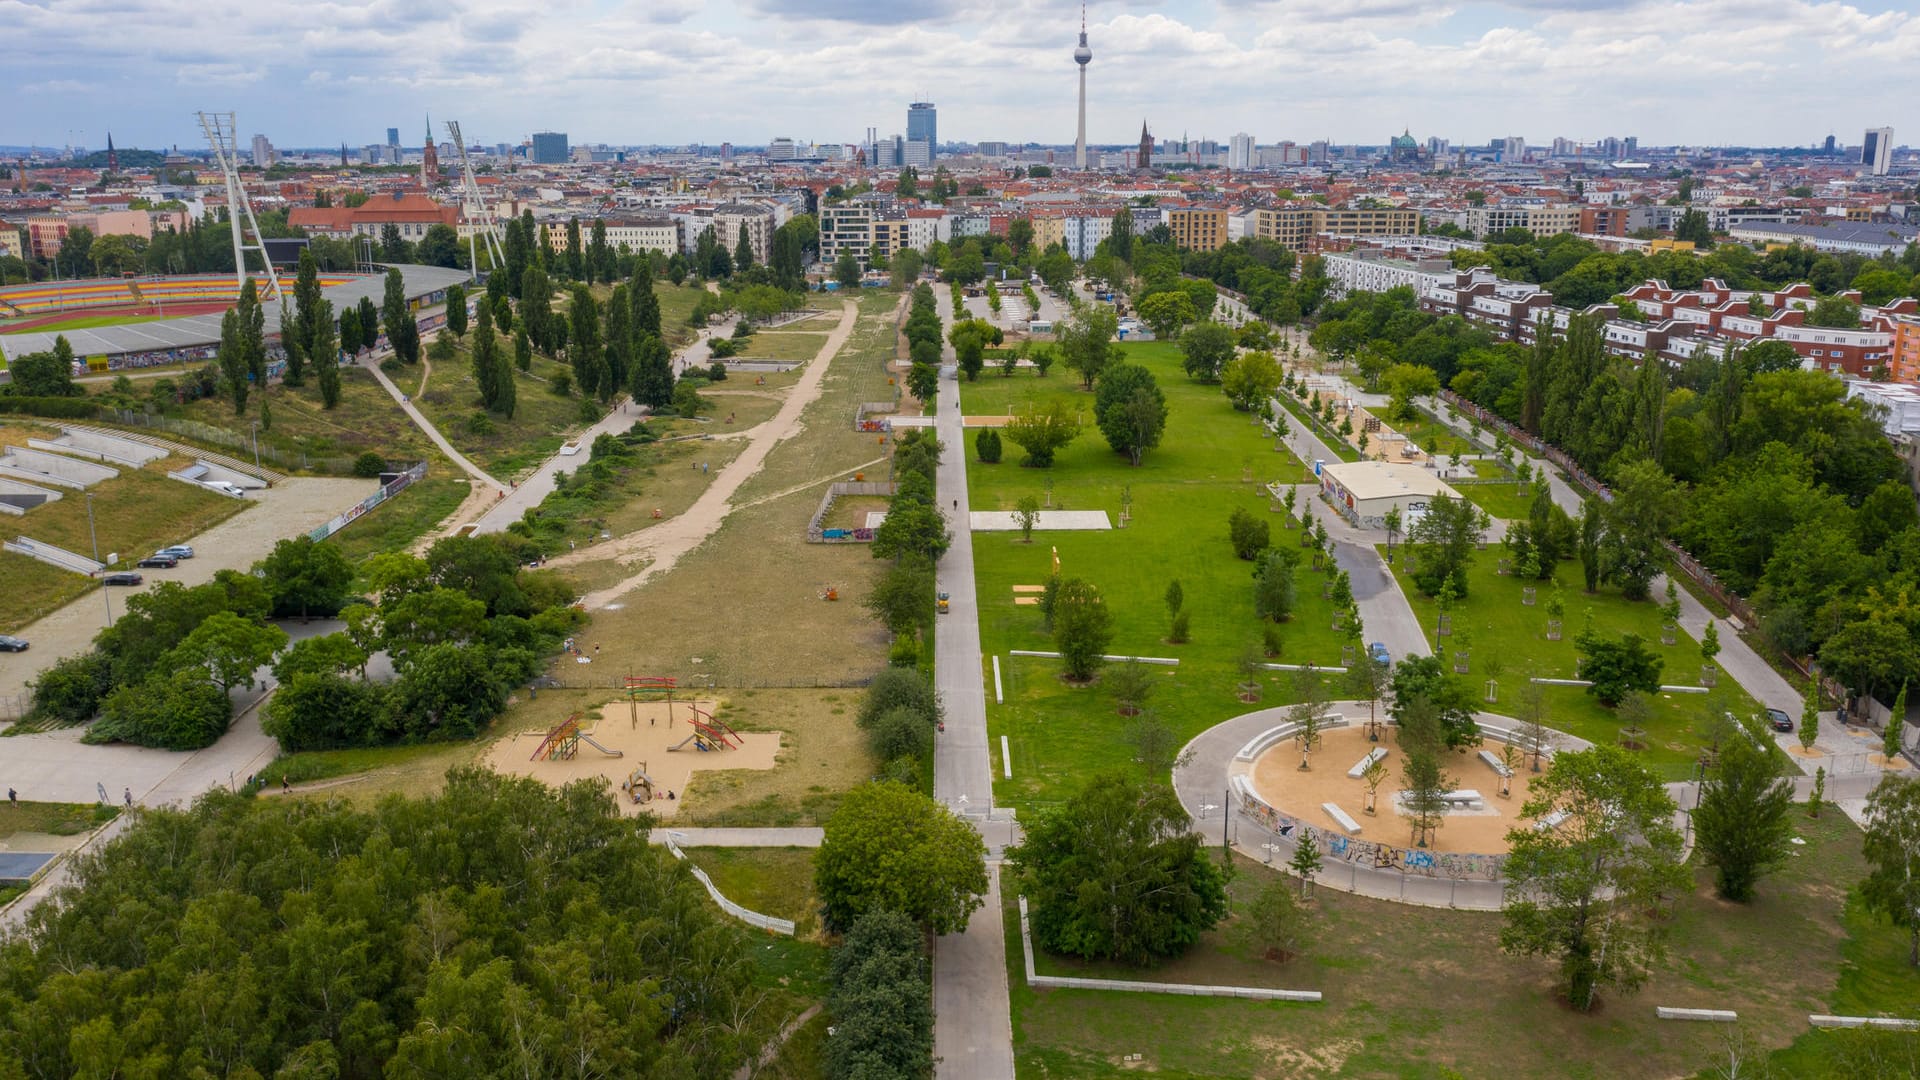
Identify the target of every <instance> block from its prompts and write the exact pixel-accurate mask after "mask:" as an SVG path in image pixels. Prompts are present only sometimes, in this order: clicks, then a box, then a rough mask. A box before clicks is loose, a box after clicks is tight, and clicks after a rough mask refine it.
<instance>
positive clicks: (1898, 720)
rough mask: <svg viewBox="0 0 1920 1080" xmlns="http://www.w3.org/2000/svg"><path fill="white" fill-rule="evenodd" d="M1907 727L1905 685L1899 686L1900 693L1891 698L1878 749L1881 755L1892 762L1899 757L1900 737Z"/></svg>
mask: <svg viewBox="0 0 1920 1080" xmlns="http://www.w3.org/2000/svg"><path fill="white" fill-rule="evenodd" d="M1906 727H1907V684H1906V683H1901V684H1900V692H1899V693H1898V694H1895V695H1894V696H1893V711H1892V712H1890V713H1888V714H1887V729H1886V731H1885V733H1884V735H1883V744H1882V746H1881V747H1880V750H1881V753H1882V755H1883V756H1884V757H1885V758H1886V759H1887V761H1889V762H1892V761H1893V760H1895V759H1896V758H1898V757H1899V756H1900V744H1901V735H1902V733H1903V732H1904V731H1905V730H1906Z"/></svg>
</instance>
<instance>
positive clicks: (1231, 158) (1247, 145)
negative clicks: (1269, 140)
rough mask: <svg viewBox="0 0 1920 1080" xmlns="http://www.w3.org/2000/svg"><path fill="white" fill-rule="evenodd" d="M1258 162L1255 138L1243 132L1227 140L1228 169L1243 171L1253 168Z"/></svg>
mask: <svg viewBox="0 0 1920 1080" xmlns="http://www.w3.org/2000/svg"><path fill="white" fill-rule="evenodd" d="M1256 162H1257V159H1256V158H1255V157H1254V147H1253V136H1251V135H1249V134H1247V133H1246V132H1244V131H1243V132H1241V133H1239V134H1237V135H1235V136H1234V137H1233V138H1231V139H1228V140H1227V168H1229V169H1233V170H1235V171H1236V172H1238V171H1243V170H1246V169H1251V168H1253V167H1254V165H1255V164H1256Z"/></svg>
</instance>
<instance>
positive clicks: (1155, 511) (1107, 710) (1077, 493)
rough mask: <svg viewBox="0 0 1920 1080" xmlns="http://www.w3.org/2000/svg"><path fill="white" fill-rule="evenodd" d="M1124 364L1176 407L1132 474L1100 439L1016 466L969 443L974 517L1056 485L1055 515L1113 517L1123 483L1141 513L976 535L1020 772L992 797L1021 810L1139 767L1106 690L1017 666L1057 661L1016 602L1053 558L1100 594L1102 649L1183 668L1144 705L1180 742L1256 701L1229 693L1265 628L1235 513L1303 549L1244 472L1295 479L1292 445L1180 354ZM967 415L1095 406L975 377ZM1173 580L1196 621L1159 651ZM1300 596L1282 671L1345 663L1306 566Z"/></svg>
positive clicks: (1061, 387)
mask: <svg viewBox="0 0 1920 1080" xmlns="http://www.w3.org/2000/svg"><path fill="white" fill-rule="evenodd" d="M1127 354H1128V359H1129V361H1130V362H1133V363H1139V364H1144V365H1146V366H1148V367H1149V368H1151V369H1152V370H1153V371H1154V374H1155V376H1156V377H1157V378H1158V379H1159V381H1160V385H1161V387H1162V389H1163V390H1164V391H1165V393H1166V395H1167V399H1168V420H1167V431H1166V435H1165V438H1164V439H1163V441H1162V443H1163V444H1162V446H1161V447H1160V448H1159V449H1156V450H1153V451H1151V452H1150V453H1148V454H1147V456H1146V459H1145V461H1144V462H1143V464H1142V465H1141V466H1140V467H1138V468H1134V467H1132V466H1129V465H1128V464H1127V462H1126V459H1125V458H1123V457H1120V456H1119V455H1117V454H1115V453H1113V451H1112V450H1111V449H1109V448H1108V447H1107V445H1106V442H1105V440H1104V439H1102V438H1101V437H1100V435H1099V434H1098V432H1096V431H1086V432H1083V433H1082V434H1081V436H1080V438H1079V439H1078V440H1077V441H1075V442H1074V443H1072V444H1071V445H1070V446H1068V447H1067V448H1066V449H1065V450H1063V451H1061V452H1060V453H1059V454H1058V455H1057V456H1056V457H1055V461H1054V466H1053V468H1052V469H1050V470H1037V469H1025V468H1022V467H1020V466H1019V465H1018V464H1017V461H1018V459H1019V457H1020V454H1021V451H1020V450H1019V448H1018V447H1014V446H1012V445H1010V444H1009V445H1008V447H1007V454H1008V457H1007V459H1006V460H1003V461H1002V462H1001V463H1000V464H998V465H982V464H980V463H979V462H978V460H977V458H975V457H974V455H973V453H972V448H971V447H969V448H968V450H969V459H970V460H969V462H968V466H967V476H968V488H969V498H970V500H971V503H972V506H973V508H974V509H975V510H990V509H1011V508H1012V507H1013V506H1014V505H1015V504H1016V502H1017V501H1018V500H1019V498H1020V497H1021V496H1023V495H1035V496H1042V495H1043V493H1044V491H1045V488H1046V484H1047V481H1048V479H1049V475H1050V476H1051V480H1052V483H1053V505H1054V506H1055V507H1065V508H1067V509H1073V510H1095V509H1097V510H1105V511H1106V512H1107V514H1108V517H1109V520H1111V521H1113V522H1115V523H1116V524H1117V523H1118V520H1119V514H1120V501H1121V491H1122V488H1127V489H1130V491H1131V494H1132V499H1133V503H1132V505H1133V520H1132V523H1131V524H1130V525H1128V526H1127V527H1126V528H1124V529H1116V530H1112V531H1105V532H1045V533H1036V534H1035V537H1034V542H1033V543H1032V544H1026V543H1023V542H1022V541H1021V540H1020V537H1019V535H1018V534H1017V533H994V532H979V533H975V534H974V537H973V551H974V566H975V574H976V587H977V589H978V592H979V597H978V599H979V603H980V633H981V647H982V649H983V651H984V652H985V653H986V654H988V655H989V656H992V655H999V656H1000V657H1001V665H1002V666H1001V676H1002V681H1003V684H1004V689H1005V691H1006V703H1005V704H1004V705H993V704H990V705H989V706H988V710H987V720H988V733H989V744H990V745H993V746H997V745H998V740H997V738H995V737H996V736H999V735H1006V736H1007V737H1008V740H1009V742H1010V744H1011V748H1012V752H1013V761H1014V770H1013V771H1014V778H1013V779H1012V780H1007V779H1004V778H1003V771H1002V770H1001V769H1000V768H999V767H998V764H997V763H996V768H995V776H996V777H1000V779H997V781H996V787H995V797H996V801H998V802H1001V803H1004V804H1010V805H1015V806H1019V807H1022V808H1023V809H1025V808H1028V807H1033V806H1037V805H1042V804H1045V803H1047V802H1050V801H1053V800H1055V799H1058V798H1059V797H1060V796H1061V795H1062V794H1063V785H1070V784H1071V783H1072V782H1074V781H1076V780H1077V779H1078V778H1079V777H1080V776H1083V775H1085V774H1086V773H1087V772H1090V771H1095V770H1098V769H1100V768H1103V767H1110V766H1116V765H1122V764H1124V763H1126V762H1129V761H1130V760H1131V759H1132V754H1133V750H1132V746H1131V744H1130V743H1129V742H1128V740H1127V733H1128V731H1129V729H1130V728H1131V726H1132V725H1133V724H1134V723H1135V721H1132V720H1129V719H1124V718H1122V717H1120V716H1119V715H1118V714H1117V712H1116V710H1115V707H1114V703H1113V701H1112V698H1111V696H1110V695H1109V694H1108V693H1107V692H1106V691H1105V690H1103V689H1101V688H1100V687H1099V686H1098V685H1096V686H1094V687H1091V688H1079V687H1071V686H1068V685H1066V684H1064V683H1063V682H1061V681H1060V679H1059V677H1058V676H1059V664H1058V662H1057V661H1051V660H1044V659H1032V658H1022V657H1011V656H1009V655H1007V654H1008V651H1009V650H1011V649H1029V650H1050V649H1052V648H1053V645H1052V643H1051V639H1050V638H1049V637H1047V635H1046V634H1045V633H1044V632H1043V630H1042V624H1041V618H1040V614H1039V611H1038V609H1037V608H1035V607H1033V606H1023V605H1016V604H1015V603H1014V599H1015V596H1016V594H1015V593H1014V592H1013V587H1014V586H1016V585H1040V584H1043V583H1044V582H1045V581H1046V579H1047V575H1048V573H1049V572H1050V569H1051V562H1052V555H1053V552H1054V551H1055V550H1056V549H1057V550H1058V552H1059V556H1060V570H1061V573H1062V575H1064V576H1068V577H1083V578H1085V579H1087V580H1089V581H1091V582H1092V583H1094V584H1095V585H1097V586H1098V587H1099V588H1100V590H1101V594H1102V596H1103V597H1104V598H1105V600H1106V603H1107V607H1108V610H1109V611H1111V612H1112V615H1113V626H1114V635H1113V641H1112V644H1111V645H1110V646H1109V648H1108V651H1109V652H1111V653H1116V654H1122V655H1143V656H1166V657H1176V658H1178V659H1179V660H1180V665H1179V666H1178V667H1177V668H1163V667H1155V668H1153V669H1152V670H1153V671H1154V673H1155V674H1156V676H1157V679H1156V682H1157V683H1158V685H1159V689H1157V690H1155V691H1154V695H1153V698H1152V699H1151V700H1150V702H1149V705H1150V706H1151V707H1152V708H1153V709H1154V710H1155V711H1156V712H1157V713H1158V714H1159V716H1160V717H1162V718H1163V719H1164V720H1165V721H1166V722H1167V723H1168V725H1169V726H1170V727H1171V728H1172V729H1173V730H1174V732H1175V735H1176V738H1177V740H1178V741H1179V742H1184V741H1185V740H1186V739H1187V738H1190V737H1191V736H1193V735H1194V734H1196V733H1198V732H1199V731H1201V730H1202V729H1204V728H1207V727H1210V726H1212V725H1213V724H1216V723H1218V722H1219V721H1221V720H1222V719H1225V718H1226V717H1228V716H1231V715H1234V714H1236V713H1239V712H1244V711H1246V710H1247V709H1248V708H1250V707H1251V706H1248V705H1245V704H1242V703H1241V702H1240V701H1239V699H1238V697H1237V695H1236V692H1235V686H1236V684H1237V683H1238V682H1239V681H1240V679H1241V676H1240V673H1239V671H1238V668H1237V663H1238V661H1239V659H1240V658H1241V656H1242V655H1243V654H1244V653H1245V652H1246V651H1247V650H1248V649H1249V648H1253V647H1256V646H1258V645H1259V644H1260V643H1261V624H1260V622H1259V620H1258V619H1256V618H1255V616H1254V613H1253V602H1252V564H1251V563H1248V562H1243V561H1241V560H1239V559H1237V558H1235V557H1234V554H1233V550H1232V548H1231V547H1230V546H1229V544H1228V542H1227V518H1228V515H1229V514H1231V513H1232V511H1233V510H1234V509H1236V508H1245V509H1246V510H1248V511H1249V512H1251V513H1253V514H1256V515H1258V516H1259V517H1261V518H1262V519H1263V520H1266V521H1267V522H1268V523H1269V526H1270V528H1271V530H1272V534H1273V537H1274V541H1275V542H1276V543H1280V544H1297V543H1298V537H1299V535H1300V534H1299V533H1298V532H1297V531H1289V530H1287V529H1286V528H1285V527H1284V525H1283V521H1282V518H1281V515H1278V514H1275V513H1272V512H1271V511H1270V510H1269V508H1268V507H1269V503H1270V501H1271V500H1270V499H1269V497H1268V496H1267V494H1266V492H1265V491H1264V490H1263V489H1262V488H1261V487H1260V486H1259V484H1258V483H1253V482H1249V481H1248V480H1247V478H1246V476H1247V472H1248V471H1249V470H1251V471H1252V473H1253V477H1254V479H1255V480H1257V481H1259V482H1261V483H1264V482H1268V481H1274V480H1278V481H1281V482H1284V483H1297V482H1302V481H1304V480H1305V479H1306V477H1307V473H1306V470H1305V469H1304V467H1302V466H1301V464H1300V463H1299V462H1298V461H1297V460H1296V459H1295V458H1294V457H1293V456H1292V455H1291V454H1289V453H1287V452H1285V451H1284V450H1282V451H1280V452H1276V451H1275V450H1274V448H1273V443H1272V440H1271V439H1269V438H1268V437H1267V436H1266V434H1265V431H1264V429H1263V428H1261V427H1259V426H1257V425H1255V424H1253V423H1251V422H1250V419H1249V417H1248V416H1247V414H1245V413H1239V412H1235V411H1234V410H1233V407H1232V406H1231V404H1229V403H1228V401H1227V399H1226V397H1225V396H1224V395H1222V394H1221V393H1220V390H1219V388H1218V387H1215V386H1205V385H1202V384H1198V383H1194V382H1193V381H1191V380H1190V379H1188V378H1187V377H1186V376H1185V374H1184V373H1182V372H1180V371H1179V359H1178V354H1177V352H1176V351H1175V350H1174V349H1173V348H1172V347H1170V346H1167V345H1162V344H1156V343H1143V344H1133V345H1129V346H1127ZM961 393H962V404H963V406H964V408H965V409H966V411H967V412H968V413H969V414H994V413H1002V412H1004V411H1006V410H1007V409H1008V408H1009V407H1011V406H1016V405H1018V404H1019V403H1022V402H1025V401H1028V400H1035V399H1037V398H1040V397H1043V396H1048V395H1051V396H1055V397H1064V398H1066V399H1067V400H1069V401H1072V402H1074V403H1076V404H1084V406H1085V407H1086V409H1087V411H1088V412H1089V413H1090V412H1091V410H1092V400H1091V399H1092V395H1090V394H1088V393H1086V392H1085V391H1083V390H1080V389H1078V384H1077V382H1074V381H1073V380H1071V379H1063V378H1060V377H1059V376H1058V375H1057V374H1056V375H1054V376H1053V377H1050V378H1047V379H1044V380H1043V379H1040V378H1038V377H1037V376H1033V375H1026V374H1020V375H1015V376H1013V377H1011V378H1001V377H999V376H994V375H983V376H982V377H981V379H980V381H979V382H976V383H968V384H965V385H964V386H963V387H962V391H961ZM1175 579H1177V580H1179V582H1180V584H1181V587H1182V590H1183V591H1184V593H1185V597H1186V601H1185V606H1186V610H1187V611H1188V612H1190V617H1191V620H1192V630H1191V640H1190V641H1188V642H1187V643H1185V644H1181V645H1171V644H1168V643H1167V642H1166V640H1165V639H1166V637H1167V633H1168V622H1169V619H1168V614H1167V609H1166V605H1165V601H1164V596H1165V590H1166V588H1167V584H1168V582H1169V581H1172V580H1175ZM1297 580H1298V586H1299V588H1298V593H1299V601H1298V605H1297V608H1296V612H1295V615H1294V618H1293V619H1292V620H1291V621H1290V622H1288V623H1286V624H1283V626H1282V628H1281V636H1282V654H1281V657H1280V659H1281V660H1283V661H1290V662H1312V663H1318V664H1336V663H1338V662H1339V660H1340V646H1341V641H1340V640H1339V638H1338V636H1337V635H1336V634H1335V633H1334V632H1333V630H1332V606H1331V604H1330V602H1328V601H1326V600H1324V599H1322V598H1321V586H1322V583H1323V582H1324V581H1325V576H1324V575H1323V574H1321V573H1319V572H1316V571H1314V570H1312V569H1311V568H1310V564H1308V563H1307V562H1306V561H1305V560H1303V561H1302V564H1301V568H1300V569H1299V571H1298V572H1297ZM1290 679H1291V677H1290V676H1282V675H1278V674H1277V673H1269V674H1268V675H1267V676H1265V677H1263V682H1265V683H1266V687H1267V689H1266V691H1265V696H1264V698H1263V700H1262V702H1261V704H1262V705H1263V706H1264V705H1271V704H1275V703H1276V702H1279V701H1283V700H1285V695H1287V694H1288V693H1290V692H1291V682H1290Z"/></svg>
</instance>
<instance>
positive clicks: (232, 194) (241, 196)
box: [194, 110, 280, 300]
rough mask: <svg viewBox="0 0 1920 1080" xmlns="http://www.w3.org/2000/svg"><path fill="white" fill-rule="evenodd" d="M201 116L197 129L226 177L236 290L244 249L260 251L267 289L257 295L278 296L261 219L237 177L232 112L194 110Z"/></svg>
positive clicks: (243, 282)
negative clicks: (243, 222) (243, 219)
mask: <svg viewBox="0 0 1920 1080" xmlns="http://www.w3.org/2000/svg"><path fill="white" fill-rule="evenodd" d="M194 115H195V116H197V117H199V119H200V130H201V131H203V132H205V133H206V135H207V147H208V148H209V149H211V150H212V151H213V159H214V161H216V162H218V163H219V165H220V173H221V175H223V176H225V177H226V181H227V223H228V224H230V225H232V226H233V280H234V284H235V289H236V291H238V290H243V289H245V288H246V287H247V277H248V274H247V252H249V251H257V252H259V253H260V265H261V266H264V267H266V270H267V289H266V292H264V293H263V294H261V297H260V299H262V300H266V299H271V298H278V297H279V295H280V275H279V274H277V273H275V272H274V269H273V260H272V259H271V258H268V257H267V246H266V243H265V242H264V241H263V240H262V239H261V237H260V222H259V221H257V220H255V219H254V216H253V203H251V202H249V201H248V200H247V186H246V185H245V184H244V183H242V182H241V180H240V166H239V161H240V156H239V155H240V135H239V128H238V127H237V126H236V125H235V124H234V119H233V112H232V111H231V110H229V111H227V112H216V113H207V112H202V113H195V114H194ZM241 214H245V215H246V216H247V222H246V226H245V228H244V229H243V228H242V227H241V224H240V215H241ZM247 232H251V233H252V234H253V242H252V243H248V242H247V236H246V234H247Z"/></svg>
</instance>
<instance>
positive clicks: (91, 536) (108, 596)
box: [87, 491, 114, 626]
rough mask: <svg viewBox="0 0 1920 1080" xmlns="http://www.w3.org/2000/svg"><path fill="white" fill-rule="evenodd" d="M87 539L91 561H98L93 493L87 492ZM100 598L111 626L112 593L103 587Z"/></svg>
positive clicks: (98, 549)
mask: <svg viewBox="0 0 1920 1080" xmlns="http://www.w3.org/2000/svg"><path fill="white" fill-rule="evenodd" d="M87 539H88V540H89V541H91V542H92V543H93V561H94V562H96V563H97V562H99V561H100V537H99V535H98V534H96V533H95V532H94V531H93V492H91V491H89V492H87ZM108 561H110V562H111V561H114V560H111V559H110V560H108ZM100 598H101V599H102V600H105V601H106V602H107V625H108V626H112V625H113V593H112V592H111V591H109V590H108V589H107V587H106V586H105V585H102V586H101V587H100Z"/></svg>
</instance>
